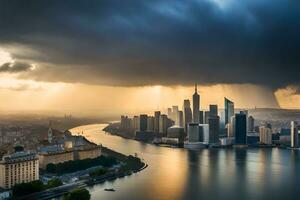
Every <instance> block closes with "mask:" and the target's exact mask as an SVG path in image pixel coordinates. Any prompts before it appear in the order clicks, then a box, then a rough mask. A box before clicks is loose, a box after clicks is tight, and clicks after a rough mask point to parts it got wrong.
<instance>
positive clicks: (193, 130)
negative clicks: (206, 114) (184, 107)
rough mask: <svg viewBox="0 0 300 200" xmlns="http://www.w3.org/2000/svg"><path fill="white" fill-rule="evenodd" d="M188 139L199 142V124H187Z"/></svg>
mask: <svg viewBox="0 0 300 200" xmlns="http://www.w3.org/2000/svg"><path fill="white" fill-rule="evenodd" d="M188 141H189V142H199V141H200V137H199V124H198V123H189V124H188Z"/></svg>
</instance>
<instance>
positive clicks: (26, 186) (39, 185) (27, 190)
mask: <svg viewBox="0 0 300 200" xmlns="http://www.w3.org/2000/svg"><path fill="white" fill-rule="evenodd" d="M44 189H45V186H44V184H43V182H41V181H32V182H29V183H21V184H16V185H15V186H13V188H12V190H13V195H14V196H22V195H27V194H31V193H35V192H40V191H42V190H44Z"/></svg>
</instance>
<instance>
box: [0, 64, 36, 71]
mask: <svg viewBox="0 0 300 200" xmlns="http://www.w3.org/2000/svg"><path fill="white" fill-rule="evenodd" d="M31 69H32V66H31V65H30V64H28V63H23V62H11V63H4V64H3V65H1V66H0V73H3V72H5V73H20V72H25V71H29V70H31Z"/></svg>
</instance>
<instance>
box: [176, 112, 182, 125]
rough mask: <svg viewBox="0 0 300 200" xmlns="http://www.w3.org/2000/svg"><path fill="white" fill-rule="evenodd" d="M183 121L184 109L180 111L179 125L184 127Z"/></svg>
mask: <svg viewBox="0 0 300 200" xmlns="http://www.w3.org/2000/svg"><path fill="white" fill-rule="evenodd" d="M183 121H184V120H183V112H182V111H178V126H180V127H184V123H183ZM175 125H176V124H175Z"/></svg>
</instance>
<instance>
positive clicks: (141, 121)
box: [140, 115, 148, 131]
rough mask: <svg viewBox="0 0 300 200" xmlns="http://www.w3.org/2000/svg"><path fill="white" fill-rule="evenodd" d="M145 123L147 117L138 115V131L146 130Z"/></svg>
mask: <svg viewBox="0 0 300 200" xmlns="http://www.w3.org/2000/svg"><path fill="white" fill-rule="evenodd" d="M147 123H148V116H147V115H140V131H146V130H147Z"/></svg>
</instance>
